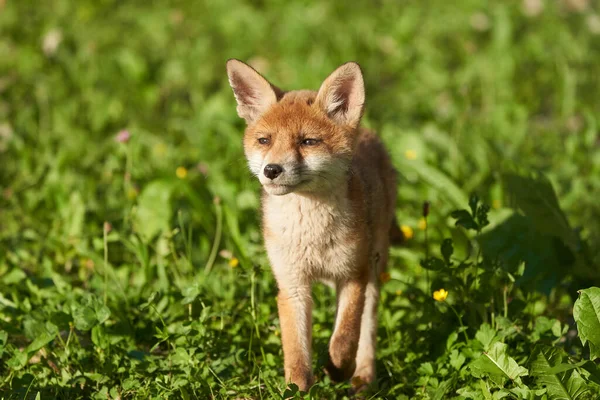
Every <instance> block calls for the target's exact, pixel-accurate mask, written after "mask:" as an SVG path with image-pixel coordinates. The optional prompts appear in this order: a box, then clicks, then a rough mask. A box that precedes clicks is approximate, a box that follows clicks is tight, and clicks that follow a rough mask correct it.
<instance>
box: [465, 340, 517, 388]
mask: <svg viewBox="0 0 600 400" xmlns="http://www.w3.org/2000/svg"><path fill="white" fill-rule="evenodd" d="M506 348H507V345H506V344H504V343H500V342H496V343H494V344H493V345H492V346H491V348H490V350H489V351H488V352H484V353H483V356H481V357H479V358H478V359H477V360H475V361H474V362H472V363H471V365H470V369H471V372H472V373H473V375H474V376H475V377H476V378H481V377H484V376H489V377H490V378H491V379H492V380H494V382H496V383H498V384H499V385H501V386H502V385H504V382H505V381H506V378H508V379H510V380H511V381H513V382H516V383H518V384H521V377H522V376H527V375H528V371H527V369H526V368H524V367H521V366H519V364H517V362H516V361H515V360H514V359H513V358H512V357H510V356H509V355H508V354H507V353H506Z"/></svg>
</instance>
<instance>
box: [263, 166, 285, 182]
mask: <svg viewBox="0 0 600 400" xmlns="http://www.w3.org/2000/svg"><path fill="white" fill-rule="evenodd" d="M282 172H283V168H282V167H281V165H279V164H267V165H266V166H265V176H266V177H267V178H269V179H275V178H277V177H278V176H279V175H280V174H281V173H282Z"/></svg>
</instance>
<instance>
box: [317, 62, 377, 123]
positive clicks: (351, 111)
mask: <svg viewBox="0 0 600 400" xmlns="http://www.w3.org/2000/svg"><path fill="white" fill-rule="evenodd" d="M316 102H317V104H319V105H320V106H321V108H322V109H323V111H325V113H327V115H328V116H329V118H331V119H332V120H334V121H335V122H337V123H339V124H342V125H349V126H351V127H353V128H356V127H357V126H358V124H359V123H360V118H361V117H362V113H363V108H364V103H365V83H364V81H363V76H362V72H361V71H360V67H359V66H358V64H357V63H355V62H348V63H346V64H344V65H342V66H341V67H338V69H336V70H335V71H333V72H332V73H331V75H329V76H328V77H327V79H325V82H323V84H322V85H321V88H320V89H319V92H318V93H317V100H316Z"/></svg>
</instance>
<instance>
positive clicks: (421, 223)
mask: <svg viewBox="0 0 600 400" xmlns="http://www.w3.org/2000/svg"><path fill="white" fill-rule="evenodd" d="M425 228H427V221H426V220H425V218H421V219H420V220H419V229H420V230H422V231H424V230H425Z"/></svg>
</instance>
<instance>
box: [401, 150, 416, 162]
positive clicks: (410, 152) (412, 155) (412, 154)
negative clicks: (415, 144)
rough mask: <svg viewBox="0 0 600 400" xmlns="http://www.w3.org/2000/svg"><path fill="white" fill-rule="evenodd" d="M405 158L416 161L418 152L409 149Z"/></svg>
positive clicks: (405, 153)
mask: <svg viewBox="0 0 600 400" xmlns="http://www.w3.org/2000/svg"><path fill="white" fill-rule="evenodd" d="M404 157H406V159H408V160H416V159H417V152H416V151H414V150H411V149H408V150H406V151H405V152H404Z"/></svg>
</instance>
